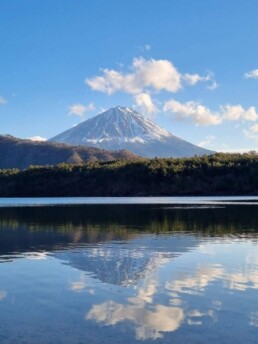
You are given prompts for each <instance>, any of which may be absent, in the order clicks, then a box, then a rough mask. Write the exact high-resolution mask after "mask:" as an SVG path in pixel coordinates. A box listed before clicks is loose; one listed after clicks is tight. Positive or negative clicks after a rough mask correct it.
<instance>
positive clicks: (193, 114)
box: [163, 100, 222, 125]
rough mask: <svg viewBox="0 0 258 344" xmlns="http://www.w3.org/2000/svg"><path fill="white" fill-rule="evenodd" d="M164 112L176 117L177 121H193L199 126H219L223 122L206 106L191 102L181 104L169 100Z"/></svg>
mask: <svg viewBox="0 0 258 344" xmlns="http://www.w3.org/2000/svg"><path fill="white" fill-rule="evenodd" d="M163 110H164V111H165V112H170V113H173V114H175V115H176V119H179V120H183V119H189V118H190V119H192V120H193V121H194V123H195V124H197V125H217V124H220V123H221V122H222V119H221V117H220V116H219V114H218V113H216V112H212V111H211V110H210V109H209V108H207V107H206V106H204V105H202V104H200V103H198V102H194V101H189V102H186V103H180V102H178V101H176V100H169V101H167V102H166V103H165V104H164V107H163Z"/></svg>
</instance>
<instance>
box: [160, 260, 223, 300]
mask: <svg viewBox="0 0 258 344" xmlns="http://www.w3.org/2000/svg"><path fill="white" fill-rule="evenodd" d="M223 274H224V270H223V268H222V267H221V266H220V265H214V266H201V267H199V268H197V270H196V272H195V274H194V275H190V276H189V274H187V275H184V276H182V277H181V278H177V279H175V280H174V281H172V282H167V283H166V284H165V288H166V289H167V290H169V291H171V292H172V296H174V297H175V296H177V294H178V293H185V294H193V295H195V294H198V293H199V292H201V291H204V289H205V288H206V287H207V286H208V284H209V283H211V282H213V281H215V280H216V279H219V278H222V277H223Z"/></svg>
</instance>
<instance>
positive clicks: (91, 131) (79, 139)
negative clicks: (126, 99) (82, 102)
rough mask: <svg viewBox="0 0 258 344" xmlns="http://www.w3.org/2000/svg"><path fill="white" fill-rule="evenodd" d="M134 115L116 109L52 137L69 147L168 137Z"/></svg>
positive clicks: (151, 124)
mask: <svg viewBox="0 0 258 344" xmlns="http://www.w3.org/2000/svg"><path fill="white" fill-rule="evenodd" d="M171 135H172V134H170V133H169V132H168V131H166V130H165V129H163V128H161V127H159V126H158V125H156V124H155V123H153V122H152V121H150V120H149V119H148V118H146V117H144V116H143V115H141V114H140V113H138V112H137V111H135V110H133V109H130V108H127V107H122V106H117V107H115V108H111V109H109V110H107V111H105V112H103V113H101V114H100V115H98V116H96V117H93V118H90V119H88V120H87V121H85V122H83V123H81V124H79V125H77V126H76V127H75V128H73V129H70V130H68V131H66V132H64V133H63V134H60V135H58V136H56V137H55V138H53V139H52V140H54V139H58V141H61V142H67V140H69V142H71V141H73V144H81V143H84V144H87V143H95V144H97V143H101V142H102V143H103V142H105V141H113V140H115V141H121V142H141V143H145V142H148V141H152V140H164V139H165V138H167V137H169V136H171Z"/></svg>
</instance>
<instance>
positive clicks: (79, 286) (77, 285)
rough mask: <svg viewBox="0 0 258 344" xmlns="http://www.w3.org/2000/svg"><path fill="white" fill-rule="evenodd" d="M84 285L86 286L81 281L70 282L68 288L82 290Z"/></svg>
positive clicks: (85, 285)
mask: <svg viewBox="0 0 258 344" xmlns="http://www.w3.org/2000/svg"><path fill="white" fill-rule="evenodd" d="M86 287H87V284H86V283H85V282H83V281H78V282H72V283H71V284H70V289H71V290H72V291H77V292H80V291H82V290H84V289H85V288H86Z"/></svg>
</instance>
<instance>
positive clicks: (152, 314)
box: [86, 301, 184, 339]
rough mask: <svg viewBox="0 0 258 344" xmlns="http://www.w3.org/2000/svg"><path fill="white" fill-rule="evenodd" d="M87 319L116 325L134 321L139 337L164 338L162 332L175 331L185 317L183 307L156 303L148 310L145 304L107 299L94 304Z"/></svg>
mask: <svg viewBox="0 0 258 344" xmlns="http://www.w3.org/2000/svg"><path fill="white" fill-rule="evenodd" d="M86 319H90V320H96V321H97V322H102V323H104V324H105V325H115V324H117V323H119V322H122V321H126V320H129V321H132V322H133V323H134V324H135V325H136V330H135V331H136V338H137V339H148V338H152V339H156V338H162V337H163V335H162V332H172V331H175V330H176V329H177V328H178V327H179V326H180V323H181V322H182V321H183V319H184V313H183V310H182V309H181V308H178V307H167V306H163V305H156V306H155V307H154V309H153V310H147V309H145V308H144V305H142V306H139V305H134V304H131V305H122V304H119V303H116V302H114V301H106V302H104V303H102V304H100V305H94V306H93V307H92V309H91V310H90V311H89V313H88V314H87V315H86Z"/></svg>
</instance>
